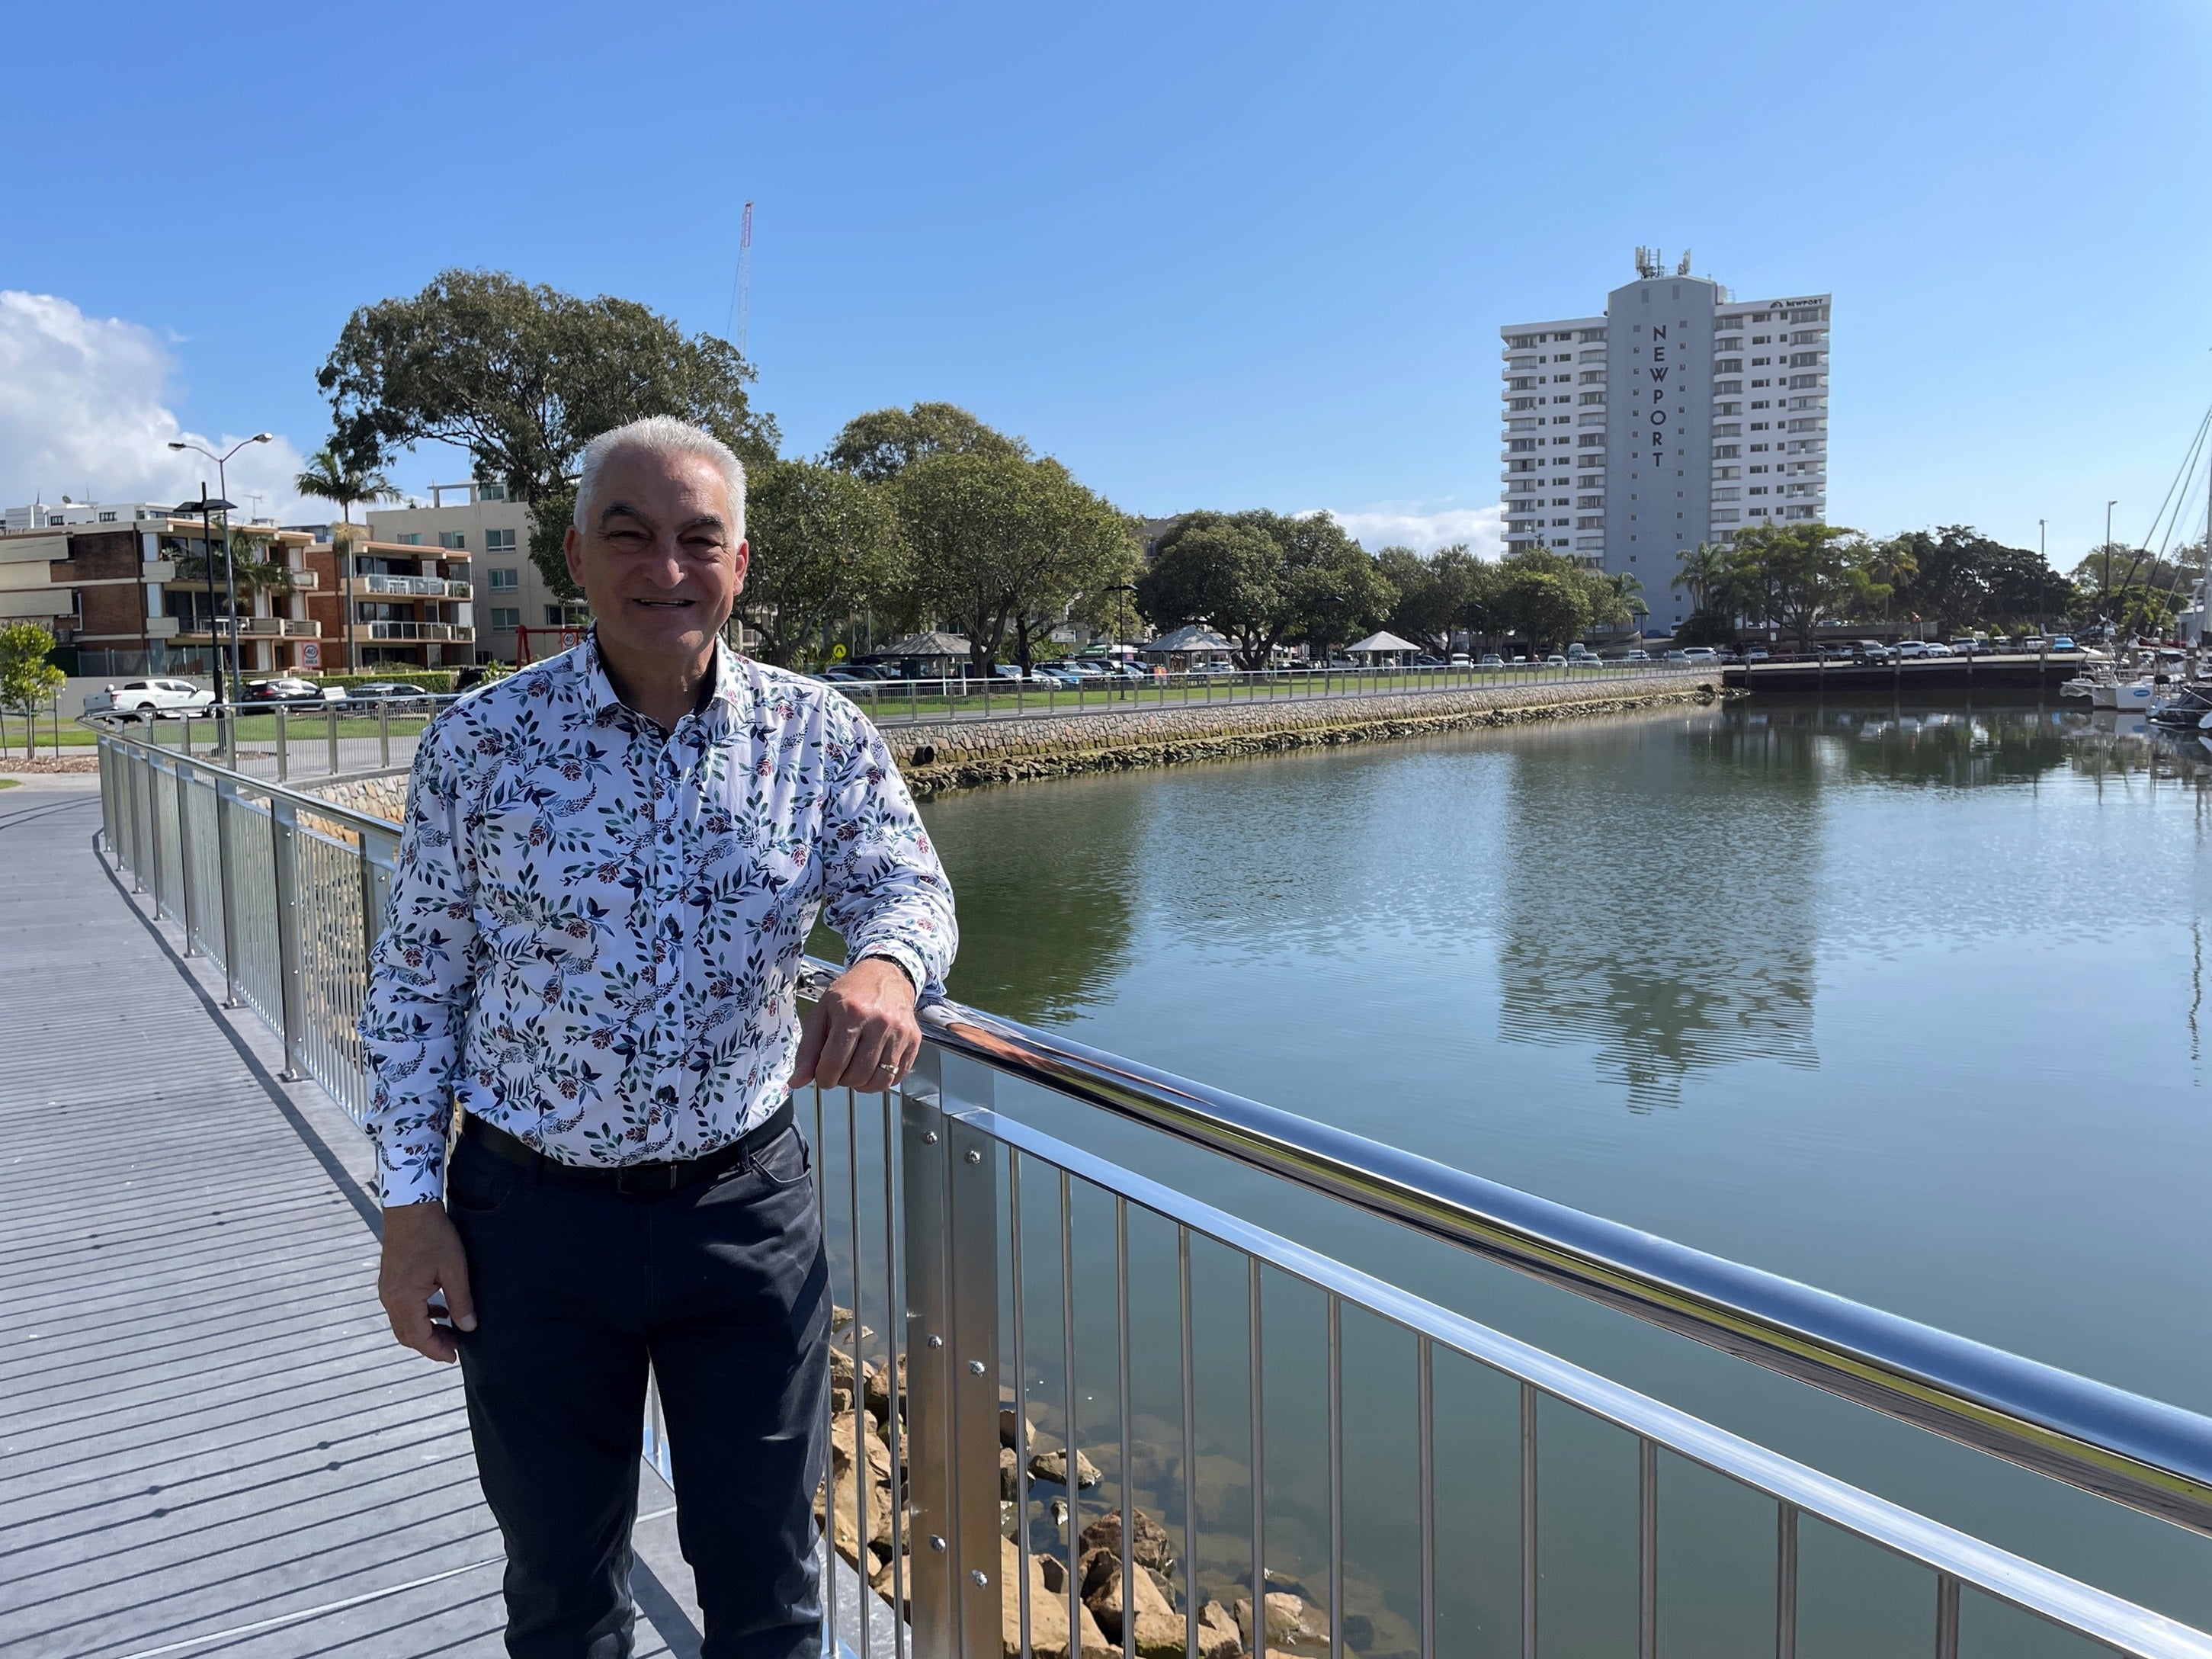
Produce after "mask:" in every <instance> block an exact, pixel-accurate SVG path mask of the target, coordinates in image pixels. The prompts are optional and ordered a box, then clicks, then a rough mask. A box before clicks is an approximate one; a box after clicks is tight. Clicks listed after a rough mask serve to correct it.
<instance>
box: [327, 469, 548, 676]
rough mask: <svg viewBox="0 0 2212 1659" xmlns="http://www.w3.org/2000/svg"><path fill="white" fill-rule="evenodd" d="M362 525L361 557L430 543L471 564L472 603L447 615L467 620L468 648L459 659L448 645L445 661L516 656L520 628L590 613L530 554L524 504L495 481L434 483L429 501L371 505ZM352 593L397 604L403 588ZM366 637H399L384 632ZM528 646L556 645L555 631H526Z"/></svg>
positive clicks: (387, 556) (539, 649)
mask: <svg viewBox="0 0 2212 1659" xmlns="http://www.w3.org/2000/svg"><path fill="white" fill-rule="evenodd" d="M368 530H369V535H370V537H371V538H372V545H369V546H365V547H363V548H362V550H360V556H362V557H365V558H368V559H370V560H378V559H382V560H386V561H390V560H392V559H394V558H395V557H398V555H395V554H394V553H393V552H392V549H395V548H397V549H407V550H411V549H421V550H423V552H424V553H425V554H426V555H427V554H429V553H431V552H432V551H433V550H435V552H437V553H439V554H442V555H443V556H446V557H447V558H449V559H453V560H455V561H465V562H468V563H469V564H470V566H471V568H472V569H473V571H474V573H475V574H474V575H473V577H472V578H471V585H472V586H473V588H474V592H472V593H471V596H470V598H471V602H470V605H468V606H464V607H460V608H459V609H457V611H456V612H455V613H454V616H453V618H452V619H451V620H452V621H453V623H457V624H459V623H465V625H466V626H467V627H468V629H469V633H468V636H467V640H466V641H465V643H467V644H468V646H469V647H470V649H471V652H473V653H474V654H473V655H471V656H469V657H467V658H466V659H465V660H469V661H475V660H477V659H479V658H483V659H498V660H499V661H501V662H516V661H519V660H520V647H521V645H522V642H523V636H522V635H521V634H520V631H519V630H520V629H530V630H532V632H533V633H535V632H536V631H537V630H541V629H548V630H556V631H557V630H559V629H563V628H568V629H574V628H577V627H580V626H582V625H583V624H584V623H586V620H587V618H588V617H589V612H588V611H587V610H586V608H585V607H584V606H583V605H581V604H580V603H578V602H574V601H568V602H564V601H563V600H562V599H561V598H560V597H559V596H558V595H556V593H555V592H553V590H552V589H551V588H550V587H548V586H546V584H545V580H544V577H543V576H541V575H540V574H538V567H537V566H536V565H535V564H533V563H532V562H531V559H530V509H529V508H528V507H526V506H525V505H524V504H523V503H522V502H520V501H510V500H508V499H507V491H506V490H505V489H503V488H501V486H500V485H498V484H495V483H459V484H433V485H431V486H430V505H429V506H428V507H416V506H408V507H372V508H371V509H370V510H369V513H368ZM462 574H464V575H467V574H468V573H467V572H464V573H462ZM358 586H359V584H358V583H356V587H357V588H358ZM401 599H403V595H401V594H400V593H398V592H393V593H379V594H375V595H370V594H367V593H362V592H356V601H357V602H358V601H361V600H368V601H370V602H372V603H378V604H382V605H387V606H390V605H396V604H398V603H399V602H400V601H401ZM376 619H380V620H384V621H386V622H387V623H399V622H403V621H405V620H410V619H409V618H403V617H400V616H399V615H398V613H397V611H393V613H392V615H390V616H389V617H385V616H383V615H382V614H381V613H379V617H378V618H376ZM387 631H389V630H387ZM463 642H464V641H461V640H460V639H459V638H458V637H454V638H453V639H450V640H448V641H446V643H447V645H448V646H449V647H454V646H458V645H459V644H461V643H463ZM369 643H374V644H377V645H392V644H396V643H398V641H396V640H392V639H386V640H380V641H371V642H369ZM529 646H530V655H531V656H532V658H533V659H536V658H539V657H544V656H547V655H550V654H551V653H552V652H555V651H558V650H560V649H562V645H561V643H560V641H559V640H558V638H557V637H551V636H549V637H548V638H547V639H545V640H544V641H540V640H538V639H536V638H532V639H531V640H530V641H529ZM459 660H464V658H463V657H462V655H461V653H460V652H459V650H457V649H453V650H450V651H449V654H448V656H447V662H448V663H449V664H450V663H452V662H453V661H459Z"/></svg>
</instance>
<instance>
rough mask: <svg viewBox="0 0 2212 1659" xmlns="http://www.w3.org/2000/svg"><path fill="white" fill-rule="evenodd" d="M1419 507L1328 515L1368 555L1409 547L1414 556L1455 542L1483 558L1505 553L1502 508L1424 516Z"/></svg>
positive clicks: (1389, 504) (1394, 504) (1396, 504)
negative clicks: (1389, 549)
mask: <svg viewBox="0 0 2212 1659" xmlns="http://www.w3.org/2000/svg"><path fill="white" fill-rule="evenodd" d="M1419 507H1420V503H1419V502H1401V501H1384V502H1383V503H1381V504H1380V505H1379V506H1376V507H1367V508H1364V509H1363V510H1361V511H1359V512H1357V513H1340V512H1336V511H1334V510H1333V509H1332V511H1331V512H1330V514H1329V516H1330V517H1331V518H1333V519H1334V520H1336V521H1337V523H1339V524H1340V525H1342V526H1344V528H1345V532H1346V534H1348V535H1350V536H1351V537H1352V539H1353V540H1354V541H1356V542H1358V544H1360V545H1361V546H1362V547H1364V548H1365V549H1366V550H1368V551H1369V552H1370V553H1372V552H1375V551H1376V550H1378V549H1380V548H1385V547H1410V548H1412V549H1413V551H1415V552H1416V553H1433V552H1434V551H1436V550H1437V549H1438V548H1440V547H1449V546H1450V545H1451V544H1453V543H1454V542H1465V543H1466V544H1468V547H1469V548H1470V549H1471V550H1473V551H1474V553H1476V554H1477V555H1478V556H1480V557H1482V558H1486V559H1494V558H1497V557H1498V556H1499V555H1501V554H1502V553H1504V550H1505V523H1504V517H1505V514H1504V508H1503V507H1497V506H1491V507H1439V508H1437V510H1435V511H1433V512H1427V513H1424V512H1421V511H1419Z"/></svg>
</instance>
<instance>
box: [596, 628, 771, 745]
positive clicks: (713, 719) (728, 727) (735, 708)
mask: <svg viewBox="0 0 2212 1659" xmlns="http://www.w3.org/2000/svg"><path fill="white" fill-rule="evenodd" d="M576 671H577V672H578V673H579V674H580V675H581V676H582V677H583V680H584V695H585V707H586V710H587V711H588V712H589V714H590V715H591V717H592V720H594V721H605V720H613V719H615V718H617V711H621V710H623V709H626V708H628V705H627V704H625V703H624V702H623V700H622V698H621V697H620V696H617V695H616V692H615V687H614V682H613V681H612V680H611V679H609V678H607V669H606V664H605V662H603V661H602V660H601V659H600V657H599V629H596V628H594V629H592V631H591V632H590V633H589V634H588V635H586V636H585V639H584V642H583V644H582V645H581V646H580V647H578V648H577V661H576ZM708 672H709V673H710V674H711V675H712V676H713V683H712V685H711V687H710V689H709V690H708V693H707V700H706V701H705V702H702V704H700V706H699V709H698V713H699V714H700V715H701V717H702V721H703V723H704V724H705V725H706V726H707V729H708V732H710V733H711V734H713V735H714V736H717V737H720V736H722V735H725V734H726V733H727V732H731V731H733V730H735V729H736V728H737V726H739V725H741V724H742V723H743V722H744V720H746V719H747V718H748V717H749V716H750V714H751V712H752V692H751V688H750V683H749V682H748V680H747V678H746V677H745V675H744V672H743V671H741V670H740V668H739V666H738V654H737V653H735V652H734V651H732V650H731V649H730V647H728V646H727V645H726V644H725V643H724V642H723V641H720V640H719V639H718V640H716V641H714V666H713V667H712V668H711V669H709V670H708ZM631 712H632V713H635V711H634V710H633V711H631Z"/></svg>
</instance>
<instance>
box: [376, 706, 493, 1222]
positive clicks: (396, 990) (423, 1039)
mask: <svg viewBox="0 0 2212 1659" xmlns="http://www.w3.org/2000/svg"><path fill="white" fill-rule="evenodd" d="M464 730H465V726H464V725H463V723H461V722H457V721H455V720H452V719H450V718H449V719H447V720H441V721H439V722H437V723H436V724H435V725H434V726H431V727H430V728H429V729H428V730H426V731H425V732H423V734H422V741H421V742H420V744H418V745H417V747H416V751H415V767H414V772H413V775H412V776H410V779H409V780H408V785H407V811H406V817H405V822H404V824H403V825H402V828H401V831H400V840H399V854H398V866H397V868H396V870H395V872H394V874H393V877H392V908H391V912H390V915H389V916H388V917H387V919H386V923H385V927H384V932H383V933H382V934H381V935H380V936H379V938H378V939H377V941H376V946H375V948H374V950H373V951H370V953H369V962H368V996H367V999H366V1000H365V1001H364V1002H363V1004H362V1011H361V1024H360V1031H361V1040H362V1048H363V1049H364V1051H365V1053H366V1056H367V1059H368V1074H369V1097H368V1111H367V1113H366V1114H365V1115H364V1117H363V1120H362V1127H364V1128H365V1129H367V1130H368V1137H369V1139H370V1140H371V1142H372V1143H373V1144H374V1146H375V1148H376V1164H377V1187H378V1190H379V1193H380V1196H381V1198H382V1200H383V1202H384V1203H385V1204H386V1206H394V1205H400V1204H416V1203H422V1202H423V1201H425V1200H435V1199H437V1198H439V1197H441V1195H442V1194H443V1193H444V1191H445V1164H446V1137H447V1131H448V1129H449V1128H450V1127H451V1125H452V1122H453V1079H454V1075H455V1073H456V1072H457V1070H458V1069H459V1065H460V1062H461V1037H462V1032H463V1030H464V1028H465V1024H466V1023H467V1018H468V1008H469V999H470V957H471V951H472V950H473V947H474V945H475V943H476V921H475V880H474V877H473V874H472V873H471V866H470V862H469V860H468V857H467V849H466V846H465V842H464V840H463V837H462V826H463V823H464V820H465V799H464V794H465V792H464V789H463V787H462V782H463V780H462V775H461V769H460V767H459V765H458V764H457V763H456V760H455V756H454V751H453V743H454V740H455V739H456V738H459V737H461V736H462V735H463V731H464Z"/></svg>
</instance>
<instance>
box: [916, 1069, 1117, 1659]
mask: <svg viewBox="0 0 2212 1659" xmlns="http://www.w3.org/2000/svg"><path fill="white" fill-rule="evenodd" d="M902 1099H903V1103H904V1109H903V1111H902V1123H903V1126H904V1131H903V1133H904V1148H903V1150H904V1162H905V1167H906V1205H905V1212H906V1213H905V1237H906V1260H907V1296H908V1314H907V1327H908V1328H907V1337H908V1341H907V1355H908V1358H907V1367H908V1370H907V1388H908V1430H909V1431H910V1433H911V1435H912V1437H913V1438H912V1440H911V1442H910V1443H909V1446H908V1467H909V1468H911V1469H912V1471H913V1497H914V1505H915V1507H914V1520H913V1530H912V1533H911V1534H910V1535H911V1536H912V1537H913V1539H914V1547H913V1551H912V1553H913V1560H914V1617H913V1624H914V1635H915V1652H916V1653H917V1654H921V1655H929V1656H937V1655H943V1656H953V1655H957V1656H960V1659H998V1656H999V1654H1000V1650H1001V1648H1000V1592H1001V1590H1002V1589H1004V1586H1002V1585H1001V1584H1000V1582H999V1581H1000V1570H999V1565H1000V1564H999V1554H1000V1551H999V1539H1000V1532H999V1310H998V1285H999V1273H998V1164H997V1143H996V1142H995V1141H994V1140H993V1139H991V1138H990V1137H989V1136H988V1135H987V1134H985V1133H982V1132H981V1130H979V1129H976V1128H975V1127H972V1126H970V1125H969V1124H967V1123H964V1122H962V1121H959V1119H957V1117H955V1116H953V1115H951V1114H953V1113H957V1112H959V1111H962V1110H963V1109H970V1108H975V1107H981V1108H984V1109H988V1107H989V1105H990V1103H991V1074H990V1073H989V1072H987V1070H985V1069H984V1068H983V1067H981V1066H977V1065H975V1063H974V1062H973V1061H970V1060H962V1059H960V1058H958V1057H957V1056H953V1055H948V1054H945V1053H944V1051H943V1050H941V1049H939V1048H935V1047H933V1046H932V1047H928V1048H924V1049H923V1051H922V1059H921V1064H920V1065H919V1066H916V1068H915V1073H914V1074H913V1076H912V1077H911V1078H909V1079H908V1082H907V1085H906V1087H905V1090H904V1091H903V1094H902ZM1069 1441H1070V1444H1069V1462H1070V1463H1071V1464H1073V1461H1074V1448H1073V1436H1070V1437H1069ZM1071 1473H1072V1470H1071Z"/></svg>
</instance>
